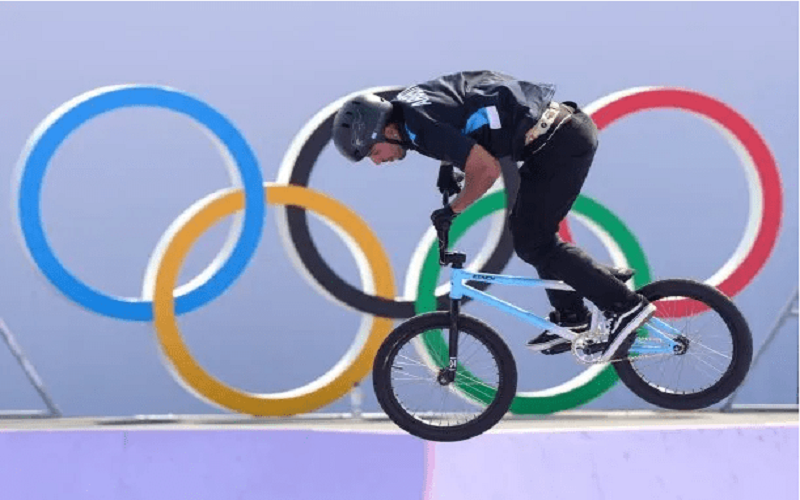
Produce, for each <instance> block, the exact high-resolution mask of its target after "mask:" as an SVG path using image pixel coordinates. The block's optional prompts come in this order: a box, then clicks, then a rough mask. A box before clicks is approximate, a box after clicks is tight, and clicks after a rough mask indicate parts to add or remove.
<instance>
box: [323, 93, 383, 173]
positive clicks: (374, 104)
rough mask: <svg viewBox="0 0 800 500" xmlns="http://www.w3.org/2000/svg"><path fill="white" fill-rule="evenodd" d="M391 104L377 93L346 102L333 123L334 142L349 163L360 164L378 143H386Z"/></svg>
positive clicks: (363, 95)
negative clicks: (385, 135)
mask: <svg viewBox="0 0 800 500" xmlns="http://www.w3.org/2000/svg"><path fill="white" fill-rule="evenodd" d="M391 113H392V104H391V103H390V102H389V101H387V100H386V99H383V98H381V97H379V96H376V95H374V94H362V95H359V96H356V97H353V98H352V99H350V100H348V101H347V102H345V103H344V104H343V105H342V107H341V109H340V110H339V112H338V113H336V118H334V120H333V143H334V144H335V145H336V149H338V150H339V152H340V153H341V154H342V155H343V156H344V157H346V158H347V159H349V160H350V161H354V162H358V161H361V160H362V159H363V158H364V157H365V156H367V155H368V154H369V151H370V149H372V146H373V145H374V144H375V143H378V142H383V141H384V136H383V129H384V128H385V127H386V123H387V122H388V121H389V116H390V115H391Z"/></svg>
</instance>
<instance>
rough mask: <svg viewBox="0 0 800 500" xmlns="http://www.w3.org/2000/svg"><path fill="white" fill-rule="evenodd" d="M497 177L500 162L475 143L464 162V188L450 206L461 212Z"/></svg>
mask: <svg viewBox="0 0 800 500" xmlns="http://www.w3.org/2000/svg"><path fill="white" fill-rule="evenodd" d="M498 177H500V162H499V161H497V158H495V157H494V156H492V155H491V154H490V153H489V152H488V151H486V149H484V148H483V147H482V146H481V145H480V144H475V145H474V146H473V147H472V149H471V150H470V153H469V156H467V161H466V163H465V164H464V189H463V190H462V191H461V193H460V194H459V195H458V196H457V197H456V199H455V200H453V202H452V203H451V204H450V207H451V208H452V209H453V211H454V212H455V213H461V212H463V211H464V210H465V209H466V208H467V207H468V206H470V205H471V204H472V203H474V202H475V200H477V199H478V198H480V197H481V196H483V194H484V193H485V192H486V191H488V190H489V188H490V187H492V184H494V183H495V181H496V180H497V178H498Z"/></svg>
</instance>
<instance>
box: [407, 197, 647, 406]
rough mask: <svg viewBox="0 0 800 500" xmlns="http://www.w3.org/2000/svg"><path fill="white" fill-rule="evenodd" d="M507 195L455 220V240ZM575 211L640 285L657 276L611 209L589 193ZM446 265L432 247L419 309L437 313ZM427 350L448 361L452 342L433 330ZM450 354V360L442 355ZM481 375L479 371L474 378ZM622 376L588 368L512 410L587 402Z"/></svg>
mask: <svg viewBox="0 0 800 500" xmlns="http://www.w3.org/2000/svg"><path fill="white" fill-rule="evenodd" d="M503 200H504V197H503V196H502V193H494V194H492V195H490V196H485V197H483V198H481V199H479V200H478V201H476V202H475V203H473V204H472V205H471V206H469V207H468V208H467V209H466V210H465V211H464V212H463V213H462V214H461V215H459V216H458V217H456V219H455V220H454V221H453V226H452V227H451V229H450V241H451V244H454V243H455V242H457V241H458V239H459V238H461V237H462V236H463V235H464V233H466V231H467V229H469V228H470V227H471V226H472V225H474V224H475V223H476V222H478V221H479V220H480V219H482V218H483V217H485V216H487V215H489V214H490V213H492V212H494V211H498V210H502V209H503V208H504V206H503ZM572 211H573V212H574V215H578V216H579V219H580V220H582V221H584V222H586V223H587V224H586V225H587V227H588V228H589V230H590V231H591V232H592V233H594V234H595V235H596V236H598V237H599V238H600V240H601V241H602V242H603V243H604V244H605V245H606V246H607V247H608V248H609V250H610V252H609V253H610V254H611V258H612V260H613V261H614V264H615V265H617V266H630V267H632V268H633V269H636V270H637V271H638V272H637V273H636V274H635V275H634V277H633V286H635V287H636V288H639V287H641V286H644V285H646V284H647V283H649V282H650V280H651V273H650V267H649V266H648V264H647V259H646V257H645V255H644V252H643V251H642V248H641V246H639V243H638V241H637V240H636V238H635V237H634V236H633V233H631V231H630V230H629V229H628V228H627V227H626V226H625V224H623V222H622V221H621V220H620V219H619V218H618V217H617V216H615V215H614V214H613V213H612V212H610V211H609V210H608V209H606V208H604V207H603V206H602V205H600V204H599V203H597V202H596V201H594V200H592V199H591V198H588V197H586V196H584V195H579V196H578V199H577V200H576V201H575V204H574V205H573V210H572ZM440 271H441V266H439V250H438V246H437V245H435V244H434V245H431V246H429V247H428V251H427V255H426V258H425V262H424V263H423V265H422V268H421V273H420V277H419V279H418V280H417V282H418V290H417V300H416V303H415V306H416V313H417V314H422V313H425V312H429V311H433V310H434V309H435V308H436V307H435V306H436V301H435V300H434V295H433V291H434V289H435V287H436V283H437V280H438V279H439V274H440ZM423 344H424V348H425V353H424V354H427V355H428V356H429V357H430V359H446V358H447V345H446V344H445V342H444V338H443V337H442V335H440V334H438V333H437V332H428V333H426V334H425V335H424V339H423ZM442 356H444V358H442ZM472 377H473V378H474V377H475V376H474V375H473V376H472ZM617 378H618V377H617V374H616V371H615V370H614V368H613V367H612V366H610V365H608V364H607V363H606V364H602V365H596V366H592V367H590V368H588V369H587V370H585V371H584V372H582V373H581V374H579V375H578V376H576V377H574V378H573V379H571V380H569V381H567V382H565V383H563V384H561V385H559V386H556V387H552V388H549V389H545V390H541V391H532V392H518V393H517V396H516V397H515V398H514V400H513V401H512V404H511V408H510V409H509V411H511V412H512V413H518V414H534V413H553V412H557V411H562V410H565V409H569V408H574V407H575V406H580V405H582V404H585V403H587V402H589V401H591V400H592V399H595V398H597V397H598V396H600V395H601V394H603V393H604V392H605V391H607V390H608V389H610V388H611V387H612V386H613V385H614V384H615V383H616V381H617Z"/></svg>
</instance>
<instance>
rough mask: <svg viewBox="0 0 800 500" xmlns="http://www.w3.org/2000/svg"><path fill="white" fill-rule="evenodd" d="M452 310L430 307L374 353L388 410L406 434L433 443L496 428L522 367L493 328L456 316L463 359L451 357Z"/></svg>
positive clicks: (377, 383) (378, 390)
mask: <svg viewBox="0 0 800 500" xmlns="http://www.w3.org/2000/svg"><path fill="white" fill-rule="evenodd" d="M449 326H450V315H449V314H448V313H446V312H431V313H426V314H422V315H419V316H415V317H414V318H411V319H410V320H408V321H406V322H404V323H403V324H401V325H400V326H398V327H397V329H395V330H394V331H393V332H392V333H391V334H390V335H389V336H388V337H387V338H386V340H385V341H384V343H383V344H382V345H381V348H380V349H379V350H378V354H377V356H376V357H375V364H374V367H373V374H372V382H373V386H374V389H375V395H376V397H377V398H378V402H379V403H380V405H381V408H383V411H384V412H386V414H387V415H388V416H389V418H390V419H391V420H392V421H393V422H394V423H395V424H397V425H398V426H399V427H400V428H402V429H403V430H405V431H406V432H408V433H410V434H412V435H414V436H417V437H419V438H422V439H425V440H428V441H462V440H465V439H470V438H472V437H475V436H477V435H479V434H482V433H484V432H486V431H487V430H489V429H490V428H492V427H493V426H494V425H495V424H496V423H497V422H498V421H500V419H501V418H503V416H504V415H505V414H506V412H507V411H508V408H509V406H510V405H511V400H512V399H513V398H514V395H515V394H516V392H517V367H516V363H515V361H514V357H513V355H512V354H511V351H510V350H509V348H508V346H507V345H506V344H505V342H503V340H502V339H501V338H500V336H499V335H498V334H497V333H495V331H494V330H492V328H490V327H489V326H488V325H486V324H485V323H483V322H482V321H480V320H478V319H475V318H473V317H471V316H467V315H463V314H462V315H459V317H458V330H459V331H458V364H457V366H456V372H455V378H454V379H453V380H452V381H450V382H449V381H447V380H441V379H440V377H439V375H440V374H442V373H443V372H444V371H445V370H446V368H447V366H448V361H449V355H448V353H449V349H448V341H449Z"/></svg>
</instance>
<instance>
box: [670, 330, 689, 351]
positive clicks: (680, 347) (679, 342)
mask: <svg viewBox="0 0 800 500" xmlns="http://www.w3.org/2000/svg"><path fill="white" fill-rule="evenodd" d="M688 350H689V339H688V338H686V337H684V336H683V335H681V336H679V337H678V338H676V339H675V345H674V346H673V347H672V352H674V353H675V354H676V355H678V356H683V355H684V354H686V351H688Z"/></svg>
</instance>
